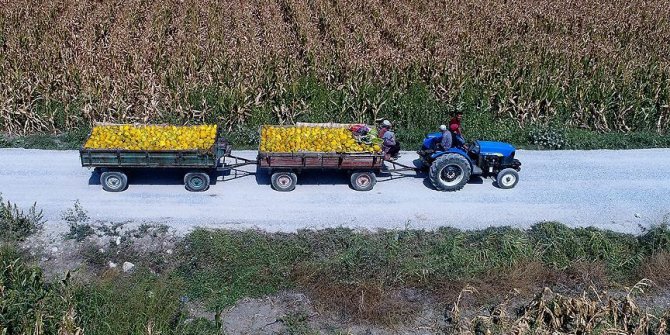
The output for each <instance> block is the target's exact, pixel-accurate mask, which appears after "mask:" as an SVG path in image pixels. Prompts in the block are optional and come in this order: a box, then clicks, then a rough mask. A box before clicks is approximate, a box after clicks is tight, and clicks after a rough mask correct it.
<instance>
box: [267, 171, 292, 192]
mask: <svg viewBox="0 0 670 335" xmlns="http://www.w3.org/2000/svg"><path fill="white" fill-rule="evenodd" d="M281 175H288V176H289V177H290V178H291V185H290V186H289V187H288V188H281V187H279V185H278V184H277V179H279V177H280V176H281ZM270 183H271V184H272V188H273V189H274V190H275V191H278V192H291V191H293V190H295V185H296V184H297V183H298V176H297V175H296V174H295V173H294V172H290V171H278V172H274V173H272V176H271V177H270Z"/></svg>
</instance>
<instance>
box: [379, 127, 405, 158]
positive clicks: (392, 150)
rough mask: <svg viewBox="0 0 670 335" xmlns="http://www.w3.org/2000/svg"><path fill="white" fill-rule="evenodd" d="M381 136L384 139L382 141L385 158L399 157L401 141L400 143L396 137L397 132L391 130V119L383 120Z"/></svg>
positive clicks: (380, 130)
mask: <svg viewBox="0 0 670 335" xmlns="http://www.w3.org/2000/svg"><path fill="white" fill-rule="evenodd" d="M379 138H381V139H382V140H384V142H383V143H382V151H383V152H384V159H386V160H395V159H397V158H398V153H399V152H400V143H398V141H397V140H396V138H395V133H394V132H393V131H392V130H391V122H390V121H389V120H384V121H382V124H381V129H379Z"/></svg>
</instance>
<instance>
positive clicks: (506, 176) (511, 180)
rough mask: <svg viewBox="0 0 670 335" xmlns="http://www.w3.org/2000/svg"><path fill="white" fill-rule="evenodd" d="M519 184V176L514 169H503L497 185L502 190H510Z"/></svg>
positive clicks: (498, 176)
mask: <svg viewBox="0 0 670 335" xmlns="http://www.w3.org/2000/svg"><path fill="white" fill-rule="evenodd" d="M518 182H519V174H518V173H517V172H516V170H514V169H512V168H507V169H503V170H502V171H500V172H498V175H497V176H496V183H497V184H498V187H500V188H502V189H509V188H513V187H514V186H516V184H517V183H518Z"/></svg>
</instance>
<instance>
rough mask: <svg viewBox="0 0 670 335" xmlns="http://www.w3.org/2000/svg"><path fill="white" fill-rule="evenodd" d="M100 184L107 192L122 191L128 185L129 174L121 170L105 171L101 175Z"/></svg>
mask: <svg viewBox="0 0 670 335" xmlns="http://www.w3.org/2000/svg"><path fill="white" fill-rule="evenodd" d="M100 184H101V185H102V189H103V190H105V191H107V192H121V191H123V190H125V189H126V187H128V176H126V174H125V173H123V172H121V171H105V172H103V173H102V174H101V175H100Z"/></svg>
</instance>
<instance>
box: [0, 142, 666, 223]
mask: <svg viewBox="0 0 670 335" xmlns="http://www.w3.org/2000/svg"><path fill="white" fill-rule="evenodd" d="M234 154H237V155H240V156H243V157H248V158H254V157H255V155H256V152H255V151H237V152H234ZM516 157H517V158H519V159H520V160H521V162H522V164H523V165H522V170H521V173H520V182H519V184H518V185H517V187H516V188H514V189H510V190H503V189H498V188H496V187H495V186H494V185H493V181H492V180H491V179H480V178H476V179H473V180H471V181H470V183H469V184H468V185H466V186H465V188H464V189H463V190H461V191H459V192H438V191H436V190H434V189H432V187H431V186H430V183H429V182H428V181H427V179H426V178H425V175H416V174H413V173H410V174H409V176H406V177H402V178H395V179H391V180H389V179H388V178H380V179H381V180H380V181H379V182H378V184H377V186H375V188H374V189H373V190H372V191H370V192H357V191H354V190H352V189H351V188H350V187H349V185H348V181H349V178H348V177H347V176H346V175H344V174H341V173H324V172H311V173H303V174H302V175H299V177H298V186H297V187H296V189H295V191H293V192H289V193H281V192H277V191H274V190H272V189H271V187H270V185H269V176H268V174H267V173H263V171H261V172H260V173H258V174H256V175H250V176H246V177H242V178H237V179H232V180H226V181H223V180H222V178H223V177H219V180H218V181H217V182H216V184H214V185H212V186H211V187H210V189H209V190H207V191H206V192H202V193H191V192H188V191H186V190H185V189H184V187H183V185H182V178H183V176H182V175H181V174H180V173H178V172H174V171H167V172H165V171H163V172H160V171H158V172H157V171H145V172H139V173H135V174H133V175H130V176H129V182H130V185H129V187H128V189H127V190H126V191H125V192H122V193H108V192H105V191H103V190H102V188H101V187H100V185H99V176H98V175H97V174H95V173H93V171H92V170H89V169H86V168H82V167H81V165H80V162H79V156H78V152H77V151H50V150H26V149H2V150H0V193H2V196H3V197H4V199H5V201H6V200H9V201H12V202H14V203H17V204H18V205H19V206H21V207H23V208H27V207H29V206H30V205H32V204H33V203H34V202H37V206H38V208H41V209H43V211H44V216H45V219H47V220H48V221H49V223H48V224H47V226H48V227H51V228H53V229H56V230H62V229H66V227H64V225H65V223H64V222H63V221H62V220H61V216H62V213H63V211H65V210H66V209H68V208H72V207H73V203H74V202H75V201H76V200H79V201H80V203H81V204H82V206H83V208H84V209H85V210H86V211H88V214H89V216H90V217H91V218H92V219H93V220H100V221H104V222H124V221H133V222H136V223H137V222H146V223H165V224H168V225H169V226H171V227H172V228H174V229H175V230H176V231H177V232H178V233H186V232H188V231H190V230H191V229H193V228H194V227H198V226H200V227H216V228H229V229H247V228H257V229H262V230H267V231H289V232H290V231H295V230H297V229H302V228H308V229H320V228H325V227H338V226H344V227H351V228H363V229H377V228H389V229H402V228H405V227H409V228H426V229H432V228H436V227H439V226H451V227H455V228H462V229H480V228H486V227H489V226H500V225H510V226H515V227H522V228H525V227H529V226H530V225H532V224H534V223H537V222H540V221H560V222H562V223H565V224H567V225H570V226H595V227H600V228H607V229H611V230H615V231H620V232H634V233H636V232H639V231H640V226H642V227H644V226H649V225H651V224H658V223H660V222H662V221H663V220H664V217H665V219H666V220H667V215H668V213H670V149H648V150H626V151H610V150H597V151H526V150H519V151H518V152H517V155H516ZM415 158H416V154H415V153H413V152H403V153H402V157H401V160H400V161H401V162H404V163H408V164H411V162H412V161H413V160H414V159H415ZM249 170H250V171H255V167H251V168H250V169H249ZM232 177H233V176H225V178H226V179H230V178H232Z"/></svg>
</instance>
